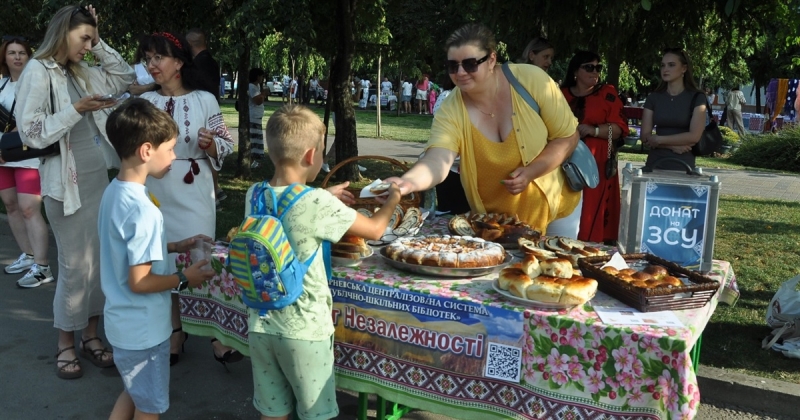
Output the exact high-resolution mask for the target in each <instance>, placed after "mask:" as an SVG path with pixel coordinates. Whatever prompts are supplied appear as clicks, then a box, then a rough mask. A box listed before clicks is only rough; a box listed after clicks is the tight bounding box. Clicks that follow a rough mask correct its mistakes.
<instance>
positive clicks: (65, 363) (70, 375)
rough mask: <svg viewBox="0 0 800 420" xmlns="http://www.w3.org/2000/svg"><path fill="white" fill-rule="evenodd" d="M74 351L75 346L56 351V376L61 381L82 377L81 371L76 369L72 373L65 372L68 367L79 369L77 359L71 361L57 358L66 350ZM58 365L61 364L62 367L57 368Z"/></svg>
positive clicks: (79, 365) (79, 364)
mask: <svg viewBox="0 0 800 420" xmlns="http://www.w3.org/2000/svg"><path fill="white" fill-rule="evenodd" d="M74 349H75V346H69V347H64V348H63V349H60V350H58V353H56V376H58V377H59V378H61V379H78V378H80V377H81V376H83V369H78V370H73V371H68V370H65V368H67V367H68V366H75V367H78V368H80V367H81V361H80V360H78V358H77V357H76V358H74V359H72V360H66V359H59V358H58V356H61V353H64V352H65V351H67V350H74ZM59 363H63V365H61V366H59V365H58V364H59Z"/></svg>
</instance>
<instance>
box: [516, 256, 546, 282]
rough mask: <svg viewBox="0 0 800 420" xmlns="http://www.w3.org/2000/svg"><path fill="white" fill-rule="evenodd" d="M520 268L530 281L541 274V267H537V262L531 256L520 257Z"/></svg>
mask: <svg viewBox="0 0 800 420" xmlns="http://www.w3.org/2000/svg"><path fill="white" fill-rule="evenodd" d="M520 266H521V268H522V269H523V270H525V273H526V274H527V275H528V276H530V278H532V279H535V278H536V277H539V276H540V275H541V274H542V267H541V266H540V265H539V260H538V259H537V258H536V257H534V256H533V255H525V256H524V257H522V262H521V263H520Z"/></svg>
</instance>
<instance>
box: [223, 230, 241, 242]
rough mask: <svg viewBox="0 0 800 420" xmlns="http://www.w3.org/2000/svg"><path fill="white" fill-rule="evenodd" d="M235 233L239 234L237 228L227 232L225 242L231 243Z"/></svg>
mask: <svg viewBox="0 0 800 420" xmlns="http://www.w3.org/2000/svg"><path fill="white" fill-rule="evenodd" d="M237 233H239V226H234V227H232V228H231V230H229V231H228V234H227V235H225V239H226V240H227V242H230V241H232V240H233V237H234V236H236V234H237Z"/></svg>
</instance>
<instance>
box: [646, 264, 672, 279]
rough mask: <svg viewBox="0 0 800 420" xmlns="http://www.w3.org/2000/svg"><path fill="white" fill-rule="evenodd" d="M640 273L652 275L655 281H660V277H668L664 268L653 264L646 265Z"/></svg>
mask: <svg viewBox="0 0 800 420" xmlns="http://www.w3.org/2000/svg"><path fill="white" fill-rule="evenodd" d="M642 271H643V272H645V273H647V274H650V275H652V276H653V278H655V279H661V278H662V277H664V276H666V275H669V272H668V271H667V269H666V268H664V267H663V266H661V265H655V264H651V265H648V266H647V267H645V268H644V270H642Z"/></svg>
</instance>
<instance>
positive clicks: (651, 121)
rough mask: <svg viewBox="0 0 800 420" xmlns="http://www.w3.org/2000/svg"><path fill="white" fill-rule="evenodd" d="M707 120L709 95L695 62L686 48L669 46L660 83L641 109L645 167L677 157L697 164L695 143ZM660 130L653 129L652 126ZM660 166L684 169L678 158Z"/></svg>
mask: <svg viewBox="0 0 800 420" xmlns="http://www.w3.org/2000/svg"><path fill="white" fill-rule="evenodd" d="M705 124H706V96H705V95H704V94H703V92H702V91H701V90H700V88H698V87H697V84H696V83H695V81H694V77H693V75H692V62H691V60H690V59H689V56H688V55H687V54H686V52H685V51H683V50H681V49H668V50H665V51H664V56H663V58H662V59H661V83H660V84H659V85H658V87H657V88H656V90H655V92H653V93H652V94H650V95H649V96H648V97H647V100H646V101H645V103H644V111H643V113H642V141H643V142H644V144H646V145H647V146H648V147H650V152H649V153H648V154H647V163H646V164H645V168H644V169H645V171H646V172H647V171H650V170H652V169H654V167H655V165H656V162H658V161H659V160H661V159H666V158H672V159H678V160H681V161H683V162H685V163H686V164H688V165H690V166H691V167H694V166H695V157H694V155H693V154H692V146H693V145H694V144H695V143H697V142H698V141H700V137H701V136H702V135H703V129H704V127H705ZM654 126H655V127H656V131H657V133H655V134H654V133H653V127H654ZM658 167H659V168H660V169H673V170H684V169H685V167H684V166H683V165H680V164H678V163H677V162H666V163H662V164H660V165H659V166H658Z"/></svg>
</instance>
